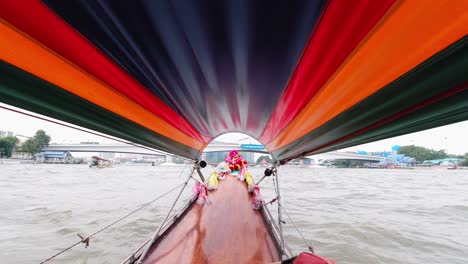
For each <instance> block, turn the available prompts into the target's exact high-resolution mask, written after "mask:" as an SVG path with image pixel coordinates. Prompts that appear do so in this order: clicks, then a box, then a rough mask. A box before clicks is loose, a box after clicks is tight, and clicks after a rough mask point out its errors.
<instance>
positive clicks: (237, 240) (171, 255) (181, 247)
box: [144, 176, 280, 264]
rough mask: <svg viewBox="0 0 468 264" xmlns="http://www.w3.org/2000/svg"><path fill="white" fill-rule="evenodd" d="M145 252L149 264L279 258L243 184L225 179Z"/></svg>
mask: <svg viewBox="0 0 468 264" xmlns="http://www.w3.org/2000/svg"><path fill="white" fill-rule="evenodd" d="M208 199H209V201H210V202H211V205H204V206H200V205H198V204H195V205H194V206H192V207H191V208H190V209H189V211H188V212H187V214H186V215H185V217H183V218H182V219H181V220H180V222H179V223H177V225H176V226H175V227H174V228H172V229H171V230H169V231H168V233H167V234H165V237H164V238H162V239H161V240H160V241H159V242H158V243H157V244H156V246H154V247H153V249H152V250H151V251H150V252H149V254H148V257H147V258H146V260H145V261H144V263H145V264H153V263H220V264H221V263H226V264H227V263H236V264H237V263H270V262H273V261H279V259H280V258H279V254H278V252H277V249H276V247H275V244H274V242H273V239H272V238H271V236H270V234H269V232H268V230H267V228H266V226H265V224H264V221H263V218H262V216H261V213H260V212H259V211H256V210H254V209H252V206H251V199H252V196H251V195H250V194H249V193H248V192H247V187H246V184H245V183H244V182H241V181H239V180H237V178H235V177H232V176H228V177H226V179H225V180H220V181H219V189H218V190H216V191H212V192H210V193H209V196H208Z"/></svg>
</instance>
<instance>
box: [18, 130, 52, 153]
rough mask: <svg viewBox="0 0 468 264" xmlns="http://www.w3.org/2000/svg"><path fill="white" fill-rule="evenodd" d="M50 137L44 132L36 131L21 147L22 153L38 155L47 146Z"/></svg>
mask: <svg viewBox="0 0 468 264" xmlns="http://www.w3.org/2000/svg"><path fill="white" fill-rule="evenodd" d="M49 142H50V136H49V135H47V134H46V132H45V131H44V130H38V131H37V132H36V134H34V136H33V137H32V138H30V139H27V140H26V141H25V142H24V143H23V145H22V146H21V149H22V151H24V152H27V153H29V154H31V155H34V154H36V153H39V152H41V151H42V149H43V148H45V147H47V146H49Z"/></svg>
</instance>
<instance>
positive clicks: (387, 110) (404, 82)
mask: <svg viewBox="0 0 468 264" xmlns="http://www.w3.org/2000/svg"><path fill="white" fill-rule="evenodd" d="M389 67H391V65H389ZM467 69H468V37H464V38H463V39H461V40H459V41H457V42H456V43H454V44H452V45H451V46H450V47H448V48H447V49H445V50H443V51H441V52H439V53H438V54H436V55H434V56H433V57H431V58H430V59H428V60H427V61H425V62H423V63H422V64H420V65H419V66H418V67H416V68H414V69H413V70H411V71H410V72H408V73H406V74H405V75H403V76H401V77H400V78H398V79H397V80H395V81H394V82H392V83H390V84H388V85H387V86H385V87H384V88H382V89H381V90H379V91H378V92H376V93H374V94H373V95H372V96H370V97H368V98H366V99H364V100H362V101H361V102H359V103H357V104H356V105H354V106H353V107H352V108H350V109H348V110H346V111H345V112H343V113H341V114H340V115H338V116H337V117H335V118H333V119H332V120H330V121H328V122H327V123H325V124H324V125H322V126H320V127H319V128H317V129H315V130H313V131H311V132H309V133H308V134H307V135H305V136H304V137H302V138H300V139H298V140H296V141H294V142H292V143H291V144H288V145H287V146H285V147H283V148H281V149H278V150H276V151H274V152H273V155H274V157H275V158H276V159H277V160H289V159H291V158H293V157H297V156H302V155H305V154H310V153H311V150H313V149H316V148H319V147H321V146H323V145H325V144H327V143H330V142H333V141H335V140H337V139H340V138H342V137H344V136H346V135H349V134H351V133H353V132H355V131H358V130H360V129H362V128H365V127H368V126H370V125H372V124H373V123H375V122H377V121H379V120H382V119H385V118H387V117H389V116H392V115H394V114H396V113H399V112H401V111H403V110H405V109H408V108H410V107H412V106H414V105H416V104H418V103H421V102H423V101H425V100H427V99H429V98H432V97H435V96H437V95H439V94H442V93H444V92H446V91H448V90H450V89H452V88H453V87H456V86H458V85H460V84H462V83H465V82H467V81H468V73H467ZM456 98H457V97H456ZM459 100H461V99H459ZM440 110H441V111H443V109H440ZM434 118H436V116H434ZM447 118H449V117H447ZM447 120H449V119H447ZM427 121H428V122H427V124H426V125H424V124H423V125H421V126H420V129H427V128H432V127H434V125H433V124H432V123H431V122H430V121H431V120H430V119H429V120H427ZM407 122H408V125H409V124H410V123H411V122H412V120H407ZM393 123H395V122H392V123H391V124H393ZM444 124H448V123H447V122H446V123H444ZM413 132H414V131H413ZM366 134H367V133H366ZM395 135H396V134H395ZM398 135H402V133H400V134H398ZM387 137H388V136H387ZM385 138H386V137H385ZM374 140H375V139H374V138H372V137H369V138H366V139H361V140H360V141H359V142H360V143H359V144H362V143H367V142H371V141H374ZM335 145H336V144H335ZM348 146H351V145H348ZM337 148H338V147H334V146H328V147H327V150H325V149H319V150H317V151H314V152H313V153H322V152H325V151H328V150H329V149H337Z"/></svg>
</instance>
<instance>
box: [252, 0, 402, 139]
mask: <svg viewBox="0 0 468 264" xmlns="http://www.w3.org/2000/svg"><path fill="white" fill-rule="evenodd" d="M394 2H395V0H381V1H375V0H359V1H348V0H332V1H331V2H330V3H329V5H328V8H327V9H326V11H325V13H324V14H323V16H322V19H321V21H320V24H319V26H318V27H317V28H316V30H315V31H314V32H312V36H311V40H310V41H309V43H308V45H307V47H306V48H305V51H304V53H303V55H302V58H301V60H300V62H299V64H298V66H297V68H296V71H295V72H294V74H293V76H292V78H291V80H290V82H289V84H288V87H287V88H286V90H285V92H284V94H283V96H282V97H281V99H280V101H279V103H278V105H277V106H276V109H275V111H274V112H273V115H272V116H271V118H270V121H269V122H268V124H267V126H266V128H265V130H264V131H263V133H262V136H261V137H260V139H259V141H260V142H262V143H263V144H268V143H269V142H271V141H272V140H273V139H274V138H275V137H276V136H277V135H278V134H279V133H280V132H281V131H282V130H283V129H284V128H285V127H286V126H287V125H288V124H289V123H290V122H291V121H292V120H294V118H295V117H296V116H297V115H298V114H299V113H300V112H301V111H302V109H303V108H304V107H305V106H306V105H307V104H308V103H309V101H310V100H311V99H312V97H313V96H314V95H315V94H316V93H317V92H318V91H319V90H320V88H321V87H322V86H323V85H324V84H325V83H326V81H327V80H328V79H329V78H330V77H331V76H332V75H333V74H334V73H335V72H336V71H337V69H338V68H339V67H340V65H341V64H342V63H343V62H344V61H345V59H346V58H347V57H348V56H349V55H350V54H351V52H352V51H353V50H354V49H355V48H356V46H357V45H358V44H359V43H360V42H361V41H362V39H363V38H364V37H365V36H366V35H367V34H368V33H369V31H370V30H371V29H372V28H374V26H375V25H376V23H377V22H378V21H379V20H380V19H381V18H382V17H383V16H384V15H385V13H386V12H387V10H388V9H389V8H390V7H391V6H392V5H393V3H394Z"/></svg>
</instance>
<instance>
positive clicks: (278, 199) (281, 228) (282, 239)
mask: <svg viewBox="0 0 468 264" xmlns="http://www.w3.org/2000/svg"><path fill="white" fill-rule="evenodd" d="M273 174H274V175H275V178H276V195H277V197H276V199H277V201H278V229H279V234H280V238H281V241H280V243H281V245H280V248H281V260H282V259H283V256H284V252H285V251H284V238H283V226H282V223H283V220H282V218H281V195H280V187H279V179H278V171H277V169H276V164H275V167H274V169H273Z"/></svg>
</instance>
